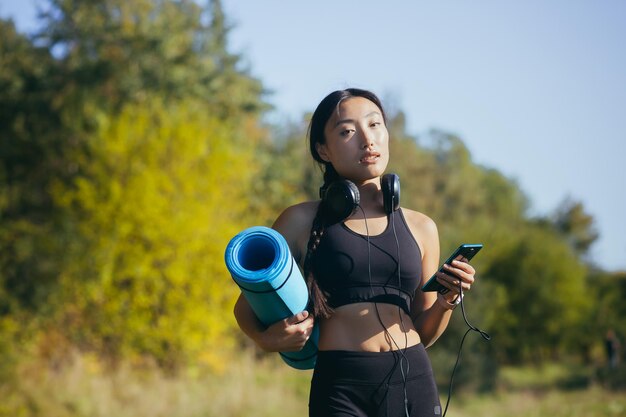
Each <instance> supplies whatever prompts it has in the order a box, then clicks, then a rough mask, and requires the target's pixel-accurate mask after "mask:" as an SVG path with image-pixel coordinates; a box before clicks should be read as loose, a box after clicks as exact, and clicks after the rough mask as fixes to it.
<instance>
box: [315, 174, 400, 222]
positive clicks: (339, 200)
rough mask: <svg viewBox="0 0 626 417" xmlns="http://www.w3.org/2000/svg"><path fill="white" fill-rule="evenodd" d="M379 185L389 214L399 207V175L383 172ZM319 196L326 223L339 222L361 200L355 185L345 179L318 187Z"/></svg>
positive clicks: (349, 214)
mask: <svg viewBox="0 0 626 417" xmlns="http://www.w3.org/2000/svg"><path fill="white" fill-rule="evenodd" d="M380 186H381V189H382V192H383V204H384V207H385V213H387V214H391V212H393V211H395V210H397V209H398V208H399V207H400V177H398V176H397V175H396V174H385V175H383V176H382V178H381V179H380ZM320 198H321V199H322V208H323V209H324V210H325V213H324V215H325V217H326V221H327V222H328V224H335V223H339V222H340V221H343V220H344V219H347V218H348V217H350V216H351V215H353V214H354V212H355V211H356V209H357V208H358V207H359V203H360V201H361V196H360V194H359V189H358V188H357V186H356V185H355V184H354V183H353V182H352V181H349V180H345V179H341V180H337V181H334V182H332V183H331V184H330V185H329V186H328V187H325V188H320Z"/></svg>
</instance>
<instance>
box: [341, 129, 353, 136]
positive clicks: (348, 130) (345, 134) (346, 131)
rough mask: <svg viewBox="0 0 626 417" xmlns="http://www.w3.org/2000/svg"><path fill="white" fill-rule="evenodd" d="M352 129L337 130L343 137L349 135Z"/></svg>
mask: <svg viewBox="0 0 626 417" xmlns="http://www.w3.org/2000/svg"><path fill="white" fill-rule="evenodd" d="M353 131H354V130H353V129H344V130H341V131H340V132H339V135H341V136H343V137H345V136H349V135H350V134H351V133H352V132H353Z"/></svg>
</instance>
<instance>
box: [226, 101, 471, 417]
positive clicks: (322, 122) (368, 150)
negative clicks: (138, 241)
mask: <svg viewBox="0 0 626 417" xmlns="http://www.w3.org/2000/svg"><path fill="white" fill-rule="evenodd" d="M309 140H310V151H311V155H312V156H313V158H314V159H315V160H316V161H317V162H319V163H320V164H322V166H323V169H324V185H323V186H322V193H323V192H324V190H327V189H328V187H329V186H330V185H331V184H335V183H336V181H338V180H342V179H345V180H350V181H351V182H352V183H354V184H355V185H356V188H357V189H358V195H359V196H360V203H359V209H358V210H356V211H354V212H353V213H352V214H350V215H349V216H348V217H347V218H346V219H333V218H332V217H333V216H332V213H331V212H330V209H329V207H328V206H329V204H328V203H326V202H325V201H324V200H322V201H321V202H320V201H308V202H304V203H301V204H297V205H295V206H292V207H289V208H287V209H286V210H285V211H284V212H283V213H282V214H281V215H280V216H279V217H278V219H277V220H276V222H275V223H274V225H273V227H274V229H276V230H277V231H279V232H280V233H281V234H282V235H283V236H284V237H285V239H286V240H287V242H288V244H289V248H290V250H291V253H292V255H293V256H294V258H295V260H296V261H297V262H298V263H299V265H301V267H302V268H303V270H304V275H305V277H306V278H307V282H308V284H309V288H310V293H311V299H312V304H313V305H312V314H311V313H309V312H308V311H303V312H301V313H298V314H297V315H295V316H294V317H290V318H287V319H285V320H283V321H280V322H278V323H275V324H273V325H271V326H269V327H267V328H266V327H264V326H263V325H262V324H261V323H260V322H259V321H258V319H257V318H256V317H255V315H254V313H253V312H252V310H251V308H250V305H249V304H248V303H247V301H246V300H245V298H244V297H241V296H240V297H239V300H238V301H237V303H236V305H235V316H236V318H237V322H238V323H239V326H240V327H241V329H242V330H243V331H244V332H245V333H246V334H247V335H248V336H249V337H250V338H252V339H253V340H254V341H255V342H256V343H257V344H258V345H259V346H260V347H261V348H262V349H264V350H266V351H290V350H299V349H301V348H302V347H303V346H304V344H305V343H306V341H307V340H308V338H309V336H310V334H311V331H312V329H313V323H314V320H318V321H319V328H320V338H319V344H318V346H319V353H318V357H317V362H316V366H315V370H314V373H313V379H312V382H311V394H310V399H309V413H310V416H325V417H328V416H433V415H438V414H441V407H440V404H439V398H438V393H437V389H436V385H435V382H434V378H433V375H432V369H431V366H430V361H429V359H428V357H427V355H426V352H425V348H426V347H428V346H430V345H432V344H433V343H434V342H435V341H436V340H437V338H438V337H439V336H441V334H442V333H443V332H444V330H445V329H446V327H447V325H448V322H449V320H450V316H451V314H452V310H453V309H454V307H455V306H456V304H457V303H458V301H459V293H460V289H459V287H462V289H463V291H468V290H469V289H470V287H471V285H472V283H473V282H474V274H475V271H474V269H473V268H472V266H471V265H469V264H468V263H466V262H463V261H464V260H461V261H459V260H457V261H454V262H452V265H449V266H447V267H446V268H447V273H446V274H439V276H438V281H439V282H440V283H441V284H442V285H444V286H445V287H447V288H448V289H449V290H450V291H449V292H447V293H446V294H445V295H442V294H438V293H432V292H429V293H425V292H422V291H420V290H419V288H420V287H421V286H422V285H423V284H424V283H425V282H426V281H427V280H428V278H429V277H430V276H432V275H433V274H434V273H435V272H436V270H437V268H438V267H439V237H438V232H437V227H436V225H435V223H434V222H433V221H432V220H431V219H430V218H429V217H427V216H426V215H424V214H422V213H419V212H416V211H413V210H409V209H405V208H400V209H398V210H389V209H386V207H385V201H384V199H388V198H389V196H388V194H389V193H387V194H384V193H383V190H382V189H381V176H382V175H383V173H384V172H385V169H386V168H387V164H388V162H389V134H388V131H387V127H386V119H385V113H384V110H383V107H382V105H381V103H380V100H379V99H378V98H377V97H376V96H375V95H374V94H373V93H371V92H369V91H366V90H360V89H347V90H340V91H335V92H333V93H331V94H329V95H328V96H327V97H326V98H324V100H322V102H321V103H320V104H319V106H318V107H317V109H316V110H315V112H314V114H313V117H312V119H311V124H310V130H309Z"/></svg>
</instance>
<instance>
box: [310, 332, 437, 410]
mask: <svg viewBox="0 0 626 417" xmlns="http://www.w3.org/2000/svg"><path fill="white" fill-rule="evenodd" d="M403 353H404V356H403V354H402V352H400V351H391V352H349V351H320V352H318V356H317V362H316V365H315V371H314V372H313V379H312V381H311V394H310V398H309V416H310V417H348V416H352V417H406V413H405V399H406V400H407V401H408V403H407V405H406V409H407V410H408V413H409V414H408V415H409V416H410V417H426V416H428V417H433V416H440V415H441V405H440V403H439V394H438V392H437V386H436V384H435V380H434V377H433V372H432V367H431V365H430V360H429V359H428V355H427V354H426V350H425V349H424V345H422V344H421V343H420V344H418V345H415V346H412V347H410V348H408V349H406V351H404V352H403ZM407 362H408V364H409V365H408V372H407ZM403 373H404V374H405V377H403V375H402V374H403ZM405 381H406V384H405ZM405 385H406V386H405ZM405 389H406V394H405Z"/></svg>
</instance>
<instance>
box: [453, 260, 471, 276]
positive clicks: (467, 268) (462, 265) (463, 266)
mask: <svg viewBox="0 0 626 417" xmlns="http://www.w3.org/2000/svg"><path fill="white" fill-rule="evenodd" d="M451 266H452V267H454V268H456V269H460V270H462V271H464V272H465V273H467V274H469V275H474V274H475V273H476V270H475V269H474V267H473V266H472V265H470V264H469V263H467V262H465V261H452V265H451Z"/></svg>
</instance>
